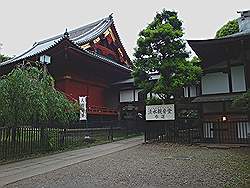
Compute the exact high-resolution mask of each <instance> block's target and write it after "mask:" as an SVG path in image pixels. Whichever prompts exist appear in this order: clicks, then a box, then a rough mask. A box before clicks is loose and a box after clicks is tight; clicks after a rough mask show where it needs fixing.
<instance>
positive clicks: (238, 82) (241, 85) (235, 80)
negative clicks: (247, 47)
mask: <svg viewBox="0 0 250 188" xmlns="http://www.w3.org/2000/svg"><path fill="white" fill-rule="evenodd" d="M231 76H232V89H233V92H239V91H246V82H245V72H244V66H243V65H241V66H235V67H231Z"/></svg>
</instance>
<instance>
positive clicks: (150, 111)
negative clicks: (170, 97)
mask: <svg viewBox="0 0 250 188" xmlns="http://www.w3.org/2000/svg"><path fill="white" fill-rule="evenodd" d="M146 120H175V111H174V104H166V105H150V106H146Z"/></svg>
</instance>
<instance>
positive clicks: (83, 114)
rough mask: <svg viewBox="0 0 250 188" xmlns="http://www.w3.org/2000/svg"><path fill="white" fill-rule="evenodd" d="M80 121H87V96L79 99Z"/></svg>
mask: <svg viewBox="0 0 250 188" xmlns="http://www.w3.org/2000/svg"><path fill="white" fill-rule="evenodd" d="M79 104H80V120H87V96H84V97H79Z"/></svg>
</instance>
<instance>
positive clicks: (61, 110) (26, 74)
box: [0, 66, 79, 126]
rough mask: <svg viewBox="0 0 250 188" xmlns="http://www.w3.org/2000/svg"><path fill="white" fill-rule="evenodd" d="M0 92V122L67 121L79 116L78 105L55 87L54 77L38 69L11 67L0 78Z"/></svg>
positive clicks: (63, 122)
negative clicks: (9, 70)
mask: <svg viewBox="0 0 250 188" xmlns="http://www.w3.org/2000/svg"><path fill="white" fill-rule="evenodd" d="M0 91H1V93H0V125H6V126H23V125H31V124H34V123H37V122H44V123H48V122H57V123H61V124H68V123H69V122H72V121H75V120H77V118H78V109H79V108H78V106H77V104H73V103H72V102H70V101H69V100H68V99H67V98H66V97H65V96H64V95H63V94H62V93H60V92H59V91H57V90H55V89H54V80H53V78H52V77H51V76H50V75H49V74H48V73H47V72H46V71H43V70H42V69H41V68H37V67H34V66H19V67H17V68H15V69H13V70H12V72H10V73H9V74H8V75H6V76H3V77H1V78H0Z"/></svg>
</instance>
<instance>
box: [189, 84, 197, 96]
mask: <svg viewBox="0 0 250 188" xmlns="http://www.w3.org/2000/svg"><path fill="white" fill-rule="evenodd" d="M196 96H197V91H196V87H195V86H190V97H196Z"/></svg>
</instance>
